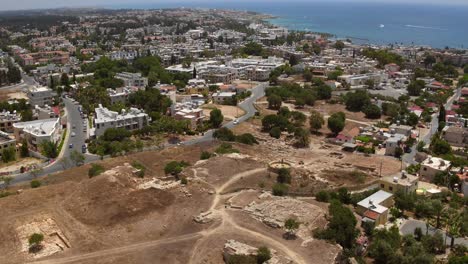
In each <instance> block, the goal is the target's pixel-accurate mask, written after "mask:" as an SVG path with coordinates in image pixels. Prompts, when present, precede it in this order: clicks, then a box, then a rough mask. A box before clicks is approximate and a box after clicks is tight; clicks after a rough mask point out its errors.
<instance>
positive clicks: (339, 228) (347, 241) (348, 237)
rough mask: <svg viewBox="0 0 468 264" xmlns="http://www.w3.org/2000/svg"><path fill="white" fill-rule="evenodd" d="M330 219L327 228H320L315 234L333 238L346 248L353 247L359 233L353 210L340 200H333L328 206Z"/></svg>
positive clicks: (320, 236) (323, 237)
mask: <svg viewBox="0 0 468 264" xmlns="http://www.w3.org/2000/svg"><path fill="white" fill-rule="evenodd" d="M328 212H329V215H330V221H329V223H328V226H327V228H326V229H325V230H318V231H316V232H315V235H316V236H318V237H319V238H322V239H328V240H333V241H335V242H336V243H338V244H340V245H341V246H342V247H344V248H352V247H353V245H354V243H355V239H356V237H357V235H358V230H357V229H356V224H357V220H356V218H355V217H354V214H353V212H352V211H351V209H349V208H348V207H346V206H344V205H343V204H342V203H340V202H339V201H338V200H332V201H331V203H330V205H329V206H328Z"/></svg>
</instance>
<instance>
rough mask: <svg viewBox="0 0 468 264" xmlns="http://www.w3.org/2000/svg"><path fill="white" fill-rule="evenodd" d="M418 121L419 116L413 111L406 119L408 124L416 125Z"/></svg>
mask: <svg viewBox="0 0 468 264" xmlns="http://www.w3.org/2000/svg"><path fill="white" fill-rule="evenodd" d="M418 122H419V117H418V116H417V115H416V114H415V113H409V115H408V118H407V119H406V124H408V125H409V126H413V127H414V126H416V125H417V124H418Z"/></svg>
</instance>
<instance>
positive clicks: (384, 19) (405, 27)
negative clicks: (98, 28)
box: [114, 0, 468, 48]
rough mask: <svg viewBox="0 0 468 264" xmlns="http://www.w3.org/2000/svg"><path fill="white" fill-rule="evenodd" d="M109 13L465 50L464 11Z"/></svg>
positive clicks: (322, 4) (309, 8)
mask: <svg viewBox="0 0 468 264" xmlns="http://www.w3.org/2000/svg"><path fill="white" fill-rule="evenodd" d="M114 7H115V8H168V7H201V8H223V9H236V10H249V11H257V12H261V13H267V14H272V15H274V16H276V17H277V18H275V19H272V20H270V22H271V23H273V24H276V25H279V26H284V27H286V28H288V29H294V30H307V31H313V32H325V33H330V34H333V35H335V36H336V37H338V38H354V40H355V41H357V42H361V43H362V42H365V43H373V44H390V43H403V44H417V45H427V46H432V47H437V48H444V47H446V46H449V47H453V48H468V5H465V6H463V5H459V6H454V5H425V4H402V3H400V4H396V3H395V4H391V3H356V2H336V1H333V2H326V0H322V1H319V2H316V1H313V2H294V0H292V1H284V2H270V3H265V2H255V1H251V2H243V1H240V2H238V1H234V2H232V1H229V2H228V1H213V2H199V3H197V2H196V1H195V2H193V1H190V2H174V3H165V4H162V3H160V4H156V3H153V4H132V5H129V4H127V5H125V6H123V5H121V6H114Z"/></svg>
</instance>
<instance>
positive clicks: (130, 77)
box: [115, 72, 148, 88]
mask: <svg viewBox="0 0 468 264" xmlns="http://www.w3.org/2000/svg"><path fill="white" fill-rule="evenodd" d="M115 78H117V79H120V80H122V81H123V82H124V86H130V87H133V86H134V87H139V88H144V87H146V86H147V85H148V78H146V77H142V76H141V73H139V72H138V73H131V72H121V73H117V74H116V75H115Z"/></svg>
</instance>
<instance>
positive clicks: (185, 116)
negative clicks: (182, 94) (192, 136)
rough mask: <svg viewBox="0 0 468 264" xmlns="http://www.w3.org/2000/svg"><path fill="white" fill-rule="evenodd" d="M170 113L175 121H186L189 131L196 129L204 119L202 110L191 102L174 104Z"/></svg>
mask: <svg viewBox="0 0 468 264" xmlns="http://www.w3.org/2000/svg"><path fill="white" fill-rule="evenodd" d="M171 113H172V116H174V118H175V119H179V120H187V121H188V122H189V126H190V128H191V129H196V128H197V126H198V125H199V124H200V123H202V121H203V119H204V118H205V115H204V113H203V109H201V108H198V106H197V104H194V103H192V102H188V103H176V104H174V105H173V109H172V110H171Z"/></svg>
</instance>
